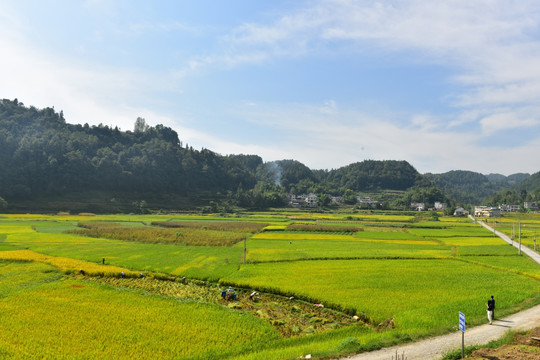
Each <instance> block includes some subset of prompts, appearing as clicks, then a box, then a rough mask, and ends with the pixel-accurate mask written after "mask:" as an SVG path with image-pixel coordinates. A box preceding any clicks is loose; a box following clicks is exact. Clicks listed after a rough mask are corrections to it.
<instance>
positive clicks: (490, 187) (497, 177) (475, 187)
mask: <svg viewBox="0 0 540 360" xmlns="http://www.w3.org/2000/svg"><path fill="white" fill-rule="evenodd" d="M425 176H426V177H427V178H428V179H429V180H431V181H432V182H433V183H434V184H435V185H436V186H438V187H439V188H441V189H442V190H443V191H444V192H445V193H446V194H447V195H448V196H450V197H452V198H454V199H455V200H456V202H458V203H461V204H483V203H484V202H485V201H486V200H487V199H488V198H490V197H491V196H493V195H495V194H496V193H497V192H498V191H501V190H503V189H508V188H511V187H512V186H514V185H516V184H518V183H520V182H522V181H524V180H525V179H527V178H529V177H530V175H529V174H523V173H519V174H513V175H509V176H504V175H501V174H489V175H483V174H480V173H477V172H473V171H466V170H452V171H448V172H446V173H443V174H430V173H428V174H425Z"/></svg>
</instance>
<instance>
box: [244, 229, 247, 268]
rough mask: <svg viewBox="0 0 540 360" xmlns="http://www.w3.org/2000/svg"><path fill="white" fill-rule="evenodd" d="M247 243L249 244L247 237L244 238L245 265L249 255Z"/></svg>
mask: <svg viewBox="0 0 540 360" xmlns="http://www.w3.org/2000/svg"><path fill="white" fill-rule="evenodd" d="M246 243H247V236H246V237H245V238H244V264H245V263H246V253H247V248H246Z"/></svg>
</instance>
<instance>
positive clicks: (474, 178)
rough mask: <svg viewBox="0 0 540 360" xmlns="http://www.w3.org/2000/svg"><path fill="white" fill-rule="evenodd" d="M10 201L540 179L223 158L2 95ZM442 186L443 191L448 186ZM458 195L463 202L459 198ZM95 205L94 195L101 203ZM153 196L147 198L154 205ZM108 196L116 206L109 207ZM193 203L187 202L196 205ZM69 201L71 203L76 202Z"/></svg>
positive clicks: (141, 127)
mask: <svg viewBox="0 0 540 360" xmlns="http://www.w3.org/2000/svg"><path fill="white" fill-rule="evenodd" d="M0 168H1V169H3V171H2V172H0V198H4V199H6V200H8V202H9V203H10V204H18V206H19V208H18V209H20V210H21V211H23V210H24V209H28V208H31V207H32V206H37V205H36V204H37V203H38V202H39V200H38V199H47V204H48V205H47V204H45V201H44V200H42V201H41V202H40V204H41V205H43V206H49V207H50V208H54V207H55V206H56V207H59V206H60V205H54V204H68V203H70V204H71V205H70V206H74V205H73V204H74V203H75V202H77V201H75V200H73V199H70V201H67V196H68V194H73V195H72V196H73V197H74V198H81V199H82V198H85V200H84V201H82V200H81V201H79V202H77V203H78V204H79V205H80V207H81V209H82V208H84V209H87V210H92V209H88V207H86V208H85V203H88V202H90V200H89V199H91V200H92V199H95V198H96V197H100V201H101V203H100V204H99V205H96V211H125V210H126V209H127V208H129V206H131V205H130V204H132V203H133V204H135V203H136V204H138V205H137V208H140V207H141V203H142V200H146V201H148V202H149V203H151V204H149V205H152V206H154V207H166V208H174V207H178V206H180V207H181V206H182V203H183V202H185V201H187V200H186V199H188V200H189V201H188V203H189V204H188V205H189V206H196V205H202V204H208V203H209V202H211V201H212V200H217V201H222V202H226V203H228V204H232V205H234V204H237V205H240V206H245V207H267V206H282V205H284V204H285V195H286V194H288V193H294V194H301V193H310V192H314V193H317V194H331V195H336V196H341V195H344V194H347V196H349V198H352V199H354V198H355V194H359V193H371V192H375V193H376V192H381V191H386V190H389V191H393V192H394V195H393V196H394V197H395V196H399V194H400V192H401V193H404V195H403V196H404V197H403V199H401V201H397V202H396V205H398V204H399V206H402V207H404V208H406V207H408V204H407V201H409V200H412V199H414V200H412V201H427V202H430V203H433V201H440V200H444V199H447V200H448V201H452V202H455V203H456V204H479V203H482V202H483V201H485V199H487V198H488V197H490V196H492V195H493V194H495V193H496V192H497V191H500V190H502V189H507V188H508V189H509V188H511V187H516V189H518V188H517V187H518V186H523V187H524V188H526V189H533V188H535V187H540V175H539V174H535V175H533V176H529V174H514V175H510V176H508V177H505V176H504V175H500V174H489V175H482V174H479V173H475V172H471V171H460V170H455V171H450V172H447V173H444V174H429V173H428V174H425V175H422V174H420V173H418V171H417V170H416V169H415V168H414V167H413V166H412V165H411V164H409V163H408V162H407V161H396V160H385V161H378V160H365V161H362V162H356V163H352V164H349V165H347V166H343V167H341V168H338V169H333V170H312V169H310V168H308V167H307V166H306V165H304V164H302V163H300V162H298V161H296V160H279V161H271V162H263V160H262V158H261V157H260V156H258V155H244V154H240V155H227V156H222V155H220V154H217V153H215V152H213V151H211V150H208V149H202V150H200V151H199V150H195V149H193V148H191V147H188V146H183V144H182V142H181V141H180V139H179V136H178V134H177V133H176V132H175V131H174V130H172V129H170V128H168V127H165V126H163V125H157V126H155V127H150V126H148V125H146V123H145V121H144V119H141V118H138V119H137V121H136V122H135V126H134V130H133V131H121V130H119V129H118V128H112V127H108V126H103V125H99V126H89V125H88V124H85V125H72V124H68V123H66V121H65V119H64V116H63V113H62V112H60V113H58V112H56V111H55V110H54V109H52V108H45V109H37V108H35V107H32V106H31V107H25V106H24V105H23V104H22V103H20V102H18V101H17V99H15V100H13V101H11V100H7V99H3V100H0ZM441 190H442V192H441ZM450 198H453V200H450ZM92 201H94V200H92ZM146 201H145V202H146ZM105 202H106V204H105ZM188 205H186V206H188ZM66 206H67V205H66Z"/></svg>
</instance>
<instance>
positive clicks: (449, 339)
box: [345, 218, 540, 360]
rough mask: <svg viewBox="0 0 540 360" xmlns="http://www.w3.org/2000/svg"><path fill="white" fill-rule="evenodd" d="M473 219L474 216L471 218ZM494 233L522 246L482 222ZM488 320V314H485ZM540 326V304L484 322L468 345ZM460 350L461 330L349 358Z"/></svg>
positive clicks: (424, 358) (382, 359)
mask: <svg viewBox="0 0 540 360" xmlns="http://www.w3.org/2000/svg"><path fill="white" fill-rule="evenodd" d="M472 219H473V220H474V218H472ZM479 223H480V225H482V226H483V227H485V228H486V229H488V230H489V231H491V232H495V235H497V236H499V237H500V238H501V239H503V240H504V241H506V242H507V243H508V244H510V245H513V246H514V247H516V248H519V243H517V242H516V241H513V242H512V239H510V238H509V237H508V236H507V235H505V234H503V233H502V232H500V231H494V230H493V228H491V227H490V226H489V225H487V224H485V223H484V222H483V221H480V222H479ZM521 251H522V252H523V253H525V254H527V255H528V256H530V257H531V258H532V259H533V260H534V261H536V262H537V263H538V264H540V255H539V254H538V253H537V252H535V251H534V250H532V249H530V248H528V247H526V246H522V247H521ZM486 322H487V316H486ZM457 323H458V314H456V325H457ZM537 326H540V305H537V306H535V307H533V308H530V309H527V310H524V311H520V312H518V313H515V314H513V315H510V316H508V317H506V318H504V319H500V320H499V319H497V320H494V321H493V325H489V324H485V325H481V326H477V327H474V328H471V329H466V331H465V346H471V345H483V344H486V343H488V342H490V341H492V340H496V339H498V338H500V337H501V336H503V335H504V333H505V332H507V331H508V330H529V329H533V328H535V327H537ZM458 349H461V331H457V332H455V333H451V334H446V335H442V336H436V337H433V338H429V339H425V340H421V341H417V342H414V343H410V344H402V345H396V346H392V347H389V348H384V349H381V350H376V351H371V352H366V353H363V354H359V355H354V356H350V357H347V358H345V359H349V360H390V359H392V357H395V355H396V352H397V354H398V355H399V356H401V355H402V354H404V355H405V358H406V359H407V360H438V359H440V358H441V357H442V356H443V355H444V354H446V353H448V352H450V351H453V350H458Z"/></svg>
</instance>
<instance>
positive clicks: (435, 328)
mask: <svg viewBox="0 0 540 360" xmlns="http://www.w3.org/2000/svg"><path fill="white" fill-rule="evenodd" d="M497 220H498V221H499V223H498V224H497V226H498V230H502V231H505V232H506V231H508V229H511V225H510V224H512V220H513V219H507V218H503V219H497ZM523 225H524V226H523V227H522V231H523V235H522V236H523V240H524V243H525V244H526V245H527V246H532V245H533V243H532V240H531V239H532V238H531V237H534V232H535V231H536V229H537V227H538V229H539V230H540V216H538V217H533V216H529V217H528V218H527V220H526V223H524V224H523ZM74 230H77V231H74ZM118 234H121V235H118ZM244 246H245V248H244ZM244 251H245V252H244ZM244 255H245V258H244ZM103 262H104V263H103ZM80 270H83V271H84V276H83V275H80V273H81V271H80ZM122 272H123V273H124V274H125V275H126V276H127V277H132V278H131V279H128V278H126V279H124V278H120V277H119V274H121V273H122ZM140 273H143V274H144V278H138V277H139V274H140ZM75 274H77V275H76V276H75ZM183 277H187V278H188V279H189V280H190V281H193V282H191V283H190V284H192V285H190V286H193V288H192V289H191V290H190V292H186V291H185V290H183V289H184V288H183V287H181V286H180V285H179V284H178V283H177V282H178V281H180V280H181V279H182V278H183ZM486 277H488V278H490V279H491V281H486V280H485V279H486ZM0 279H1V280H2V281H0V318H1V319H2V322H0V357H1V358H8V359H23V358H24V359H26V358H33V357H35V358H55V359H56V358H86V359H93V358H95V359H97V358H100V359H101V358H134V359H137V358H141V359H142V358H149V357H156V356H157V357H159V358H163V359H168V358H171V359H173V358H174V359H188V358H189V359H209V358H216V357H219V358H224V359H226V358H234V359H261V358H264V359H292V358H299V357H301V356H304V355H306V354H311V355H312V356H313V357H314V358H316V357H337V356H340V355H345V354H347V353H349V352H351V351H353V352H359V351H364V350H368V349H371V348H374V347H380V346H385V345H390V344H393V343H396V342H400V341H403V340H407V339H414V338H418V337H423V336H428V335H433V334H439V333H444V332H448V331H453V330H455V329H456V328H457V323H456V317H457V316H456V314H457V312H458V311H462V312H465V313H466V314H467V319H468V323H469V326H472V325H475V324H481V323H484V322H485V319H484V317H485V301H486V299H487V298H488V297H489V295H494V296H495V297H496V299H497V311H498V316H503V315H505V314H510V313H512V312H515V311H517V310H519V309H522V308H526V307H528V306H532V305H534V304H538V303H540V266H539V265H538V264H536V263H533V262H532V261H530V260H529V259H528V258H527V257H525V256H518V255H517V251H516V250H515V249H514V248H512V247H510V246H508V244H506V243H505V242H503V241H502V240H500V239H498V238H496V237H494V236H493V234H492V233H491V232H489V231H487V230H485V229H483V228H481V227H480V226H479V225H478V224H474V223H473V222H472V221H470V220H468V219H463V218H453V217H440V218H439V220H438V221H435V220H433V219H431V218H430V217H426V215H425V214H421V216H417V215H415V214H411V213H409V212H407V213H404V214H399V213H396V212H393V213H376V212H357V213H355V214H347V213H324V214H321V213H302V212H298V211H290V212H280V211H274V212H267V213H246V214H235V215H234V216H230V217H221V216H216V215H191V214H179V215H144V216H139V215H93V214H80V215H68V214H59V215H56V216H48V215H2V216H0ZM159 279H163V280H159ZM175 279H176V281H173V282H170V280H175ZM197 281H205V283H204V284H203V283H202V282H200V283H198V282H197ZM197 284H199V285H197ZM494 284H496V286H494ZM229 285H232V286H234V287H235V288H237V290H238V295H239V297H238V301H237V304H235V303H231V302H228V301H225V300H223V299H221V298H220V296H219V294H217V293H218V292H219V289H221V288H224V287H226V286H229ZM197 286H202V288H201V289H198V290H197V289H196V287H197ZM209 289H211V290H209ZM253 291H257V292H259V293H260V294H261V297H260V298H261V299H262V300H260V301H261V302H260V303H258V304H257V303H254V302H252V300H250V299H249V297H248V295H249V294H250V293H251V292H253ZM291 297H292V298H293V299H292V300H290V299H289V298H291ZM315 304H318V305H317V306H315ZM31 309H38V310H37V311H34V312H31ZM62 309H64V310H62ZM310 309H313V310H310ZM323 310H324V311H328V313H326V314H330V313H331V312H332V314H335V316H334V315H332V316H330V315H325V314H324V313H321V311H323ZM74 314H77V316H74ZM353 315H355V316H358V318H359V321H353V318H352V316H353ZM330 319H341V320H330ZM30 323H32V324H35V325H36V326H28V324H30ZM100 327H101V328H102V329H101V328H100ZM101 330H102V331H101ZM100 331H101V332H100ZM73 333H77V334H80V335H79V336H77V337H73V336H71V335H70V334H73ZM43 334H46V335H45V336H44V335H43ZM351 339H353V340H354V341H353V343H354V344H355V346H354V347H353V348H351V347H350V346H348V345H344V344H348V343H350V342H351ZM81 344H83V345H82V346H81ZM203 344H206V345H204V346H203ZM34 354H35V355H34Z"/></svg>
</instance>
